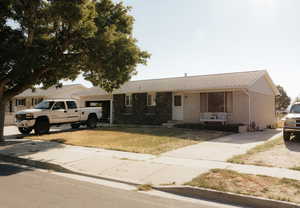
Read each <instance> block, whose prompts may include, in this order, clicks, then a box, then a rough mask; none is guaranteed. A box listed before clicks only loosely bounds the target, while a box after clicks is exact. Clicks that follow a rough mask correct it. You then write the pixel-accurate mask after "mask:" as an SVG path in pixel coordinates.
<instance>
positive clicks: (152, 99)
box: [147, 93, 156, 106]
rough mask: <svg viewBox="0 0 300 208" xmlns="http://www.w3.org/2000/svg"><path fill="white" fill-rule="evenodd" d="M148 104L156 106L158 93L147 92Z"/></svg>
mask: <svg viewBox="0 0 300 208" xmlns="http://www.w3.org/2000/svg"><path fill="white" fill-rule="evenodd" d="M147 105H148V106H155V105H156V94H155V93H148V94H147Z"/></svg>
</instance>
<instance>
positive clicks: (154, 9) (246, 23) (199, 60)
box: [68, 0, 300, 97]
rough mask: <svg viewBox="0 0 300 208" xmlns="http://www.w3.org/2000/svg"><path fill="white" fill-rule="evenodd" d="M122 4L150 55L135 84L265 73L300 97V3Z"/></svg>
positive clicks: (135, 0)
mask: <svg viewBox="0 0 300 208" xmlns="http://www.w3.org/2000/svg"><path fill="white" fill-rule="evenodd" d="M123 2H124V3H125V4H126V5H129V6H132V11H131V14H132V15H133V16H134V17H135V19H136V22H135V27H134V34H135V37H136V38H137V39H138V41H139V43H138V44H139V46H140V47H141V48H142V49H144V50H147V51H149V52H150V53H151V54H152V57H151V59H150V60H149V63H148V65H147V66H139V67H138V75H137V76H134V77H133V79H134V80H136V79H150V78H162V77H173V76H183V75H184V73H187V74H188V75H198V74H213V73H224V72H234V71H247V70H259V69H267V70H268V72H269V73H270V75H271V77H272V78H273V80H274V82H275V83H276V84H280V85H282V86H283V87H284V88H285V89H286V91H287V93H288V94H289V95H290V96H292V97H295V96H297V95H298V94H299V93H300V87H297V86H296V84H297V83H299V80H300V76H299V75H300V72H299V69H300V13H299V11H300V1H299V0H242V1H241V0H185V1H183V0H163V1H162V0H151V1H149V0H148V1H146V0H143V1H141V0H124V1H123ZM75 82H76V83H84V84H86V85H87V86H90V85H89V84H88V83H87V82H84V81H83V80H82V78H79V79H77V80H76V81H75ZM68 83H69V82H68Z"/></svg>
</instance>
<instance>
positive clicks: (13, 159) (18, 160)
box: [0, 154, 142, 186]
mask: <svg viewBox="0 0 300 208" xmlns="http://www.w3.org/2000/svg"><path fill="white" fill-rule="evenodd" d="M0 161H4V162H12V163H17V164H21V165H27V166H31V167H34V168H39V169H45V170H53V171H56V172H61V173H69V174H75V175H80V176H85V177H90V178H96V179H100V180H106V181H111V182H116V183H123V184H127V185H131V186H140V185H142V184H140V183H137V182H130V181H124V180H121V179H118V178H107V177H102V176H97V175H93V174H88V173H83V172H79V171H74V170H71V169H68V168H64V167H63V166H61V165H58V164H54V163H49V162H44V161H43V162H42V161H37V160H31V159H28V158H20V157H17V156H9V155H4V154H0Z"/></svg>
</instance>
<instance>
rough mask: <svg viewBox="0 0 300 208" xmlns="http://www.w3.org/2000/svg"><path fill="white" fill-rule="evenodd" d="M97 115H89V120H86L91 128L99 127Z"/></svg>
mask: <svg viewBox="0 0 300 208" xmlns="http://www.w3.org/2000/svg"><path fill="white" fill-rule="evenodd" d="M97 122H98V119H97V116H96V115H89V117H88V120H87V121H86V125H87V127H88V128H90V129H94V128H96V127H97Z"/></svg>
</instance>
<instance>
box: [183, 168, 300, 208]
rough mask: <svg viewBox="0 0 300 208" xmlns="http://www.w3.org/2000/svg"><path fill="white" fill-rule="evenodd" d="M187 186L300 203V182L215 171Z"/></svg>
mask: <svg viewBox="0 0 300 208" xmlns="http://www.w3.org/2000/svg"><path fill="white" fill-rule="evenodd" d="M186 185H190V186H196V187H202V188H208V189H214V190H218V191H224V192H231V193H237V194H244V195H252V196H258V197H264V198H269V199H275V200H282V201H291V202H295V203H300V181H297V180H292V179H287V178H282V179H280V178H275V177H270V176H262V175H253V174H243V173H239V172H236V171H232V170H225V169H213V170H211V171H209V172H208V173H204V174H202V175H200V176H198V177H196V178H194V179H193V180H192V181H190V182H188V183H186Z"/></svg>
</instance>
